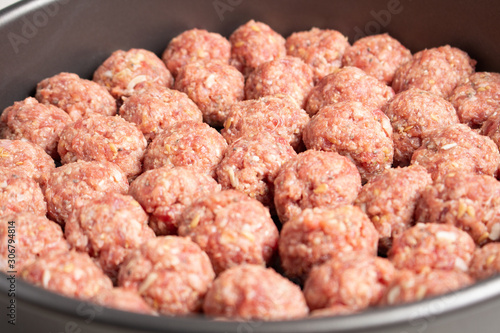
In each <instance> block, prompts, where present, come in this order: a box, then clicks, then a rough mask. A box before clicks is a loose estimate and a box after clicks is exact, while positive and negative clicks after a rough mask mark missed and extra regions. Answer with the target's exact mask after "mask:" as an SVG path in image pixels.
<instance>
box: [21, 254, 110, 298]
mask: <svg viewBox="0 0 500 333" xmlns="http://www.w3.org/2000/svg"><path fill="white" fill-rule="evenodd" d="M19 276H20V277H21V278H22V279H23V280H26V281H28V282H30V283H33V284H34V285H36V286H38V287H42V288H44V289H47V290H50V291H53V292H56V293H59V294H62V295H64V296H67V297H73V298H77V299H81V300H89V299H90V298H92V297H94V296H96V295H98V294H101V293H103V292H105V291H106V290H109V289H111V288H113V284H112V282H111V280H110V279H109V277H107V276H106V274H104V272H103V271H102V270H101V269H100V268H99V266H97V264H95V263H94V262H93V261H92V259H91V258H90V257H89V255H88V254H87V253H83V252H76V251H64V252H53V253H50V254H47V255H45V256H43V257H39V258H38V259H36V260H35V261H34V262H32V263H31V264H28V265H26V266H25V267H24V268H23V270H22V271H21V272H20V275H19Z"/></svg>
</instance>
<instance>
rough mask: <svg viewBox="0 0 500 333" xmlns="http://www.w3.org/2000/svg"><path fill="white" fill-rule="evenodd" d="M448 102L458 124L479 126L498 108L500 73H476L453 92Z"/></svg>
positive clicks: (499, 101)
mask: <svg viewBox="0 0 500 333" xmlns="http://www.w3.org/2000/svg"><path fill="white" fill-rule="evenodd" d="M450 102H451V103H452V104H453V106H454V107H455V108H456V109H457V114H458V117H459V118H460V122H462V123H465V124H467V125H469V126H472V127H478V126H481V125H482V124H483V123H484V122H485V121H486V119H488V117H489V116H491V115H492V114H493V113H494V112H495V111H498V109H499V107H500V73H489V72H478V73H474V74H472V75H471V76H470V77H469V79H468V80H467V81H466V82H465V83H463V84H461V85H459V86H458V87H456V88H455V90H453V93H452V94H451V96H450Z"/></svg>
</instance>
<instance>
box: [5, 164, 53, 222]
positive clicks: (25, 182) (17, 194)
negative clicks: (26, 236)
mask: <svg viewBox="0 0 500 333" xmlns="http://www.w3.org/2000/svg"><path fill="white" fill-rule="evenodd" d="M21 212H31V213H34V214H36V215H41V216H44V215H45V214H47V203H46V202H45V200H44V198H43V192H42V189H41V188H40V185H38V183H37V182H36V181H34V180H33V179H32V178H31V177H29V176H26V175H25V174H24V173H23V172H17V171H15V170H11V169H10V168H5V167H0V216H3V215H9V214H15V213H21Z"/></svg>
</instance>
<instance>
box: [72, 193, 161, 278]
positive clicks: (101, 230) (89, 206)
mask: <svg viewBox="0 0 500 333" xmlns="http://www.w3.org/2000/svg"><path fill="white" fill-rule="evenodd" d="M64 235H65V236H66V239H67V240H68V243H69V244H70V245H71V247H72V248H74V249H76V250H77V251H80V252H87V253H88V254H89V255H90V256H91V257H92V258H95V260H96V262H97V263H98V264H99V266H100V267H101V268H102V270H103V271H104V273H106V274H107V275H108V276H109V277H111V279H112V280H114V279H116V275H117V273H118V268H119V266H120V265H121V263H122V262H123V260H124V259H125V257H126V256H127V254H129V253H130V252H131V251H133V250H134V249H136V248H138V247H139V246H140V245H141V244H142V243H144V242H146V241H147V240H149V239H151V238H154V237H155V234H154V232H153V230H152V229H151V228H149V227H148V215H147V214H146V213H145V212H144V210H143V209H142V208H141V206H140V205H139V203H138V202H137V201H135V200H134V199H133V198H132V197H131V196H128V195H122V194H118V193H106V195H104V196H98V197H97V198H94V199H91V200H89V201H87V203H86V204H85V205H84V206H82V207H78V208H76V209H75V210H73V212H72V213H71V215H70V216H69V218H68V220H67V221H66V225H65V228H64Z"/></svg>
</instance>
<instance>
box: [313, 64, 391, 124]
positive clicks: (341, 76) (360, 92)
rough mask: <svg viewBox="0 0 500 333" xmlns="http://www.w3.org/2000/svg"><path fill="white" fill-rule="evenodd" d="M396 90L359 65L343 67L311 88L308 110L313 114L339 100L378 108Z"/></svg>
mask: <svg viewBox="0 0 500 333" xmlns="http://www.w3.org/2000/svg"><path fill="white" fill-rule="evenodd" d="M392 97H394V91H393V90H392V88H391V87H389V86H386V85H385V84H384V83H383V82H380V81H379V80H377V79H376V78H374V77H373V76H371V75H368V74H366V73H365V72H364V71H363V70H362V69H359V68H357V67H343V68H340V69H338V70H336V71H335V72H333V73H331V74H328V75H327V76H325V77H324V78H323V79H322V80H321V81H319V82H318V84H317V85H316V86H315V87H314V88H313V89H312V90H311V93H310V94H309V97H308V99H307V104H306V111H307V112H308V113H309V114H310V115H311V116H312V115H315V114H316V113H317V112H318V111H319V110H320V109H321V108H323V107H325V106H327V105H330V104H335V103H338V102H346V101H357V102H362V103H363V104H365V105H366V106H367V107H370V108H373V109H376V108H381V107H382V106H384V105H385V103H387V102H388V101H389V100H390V99H391V98H392Z"/></svg>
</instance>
